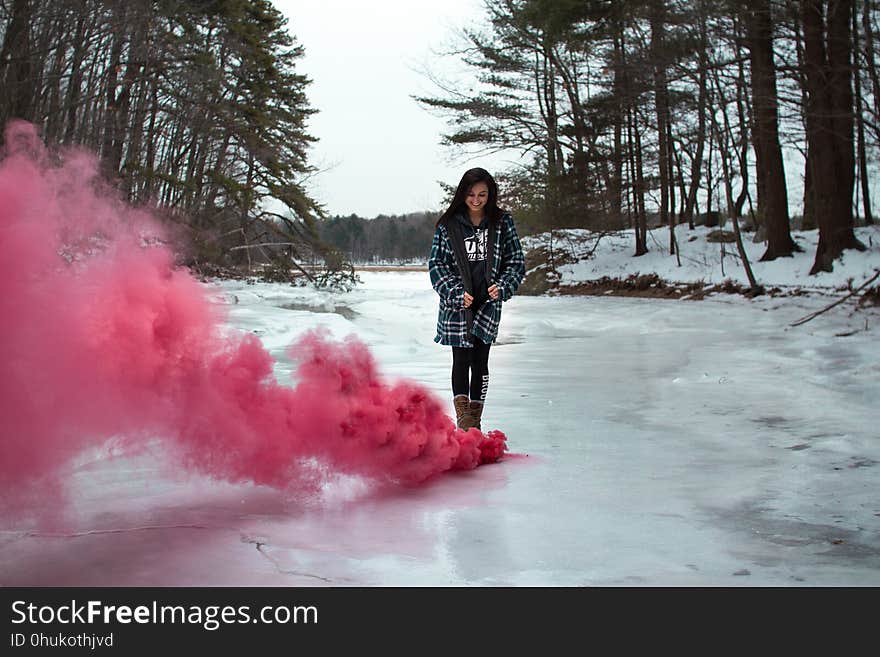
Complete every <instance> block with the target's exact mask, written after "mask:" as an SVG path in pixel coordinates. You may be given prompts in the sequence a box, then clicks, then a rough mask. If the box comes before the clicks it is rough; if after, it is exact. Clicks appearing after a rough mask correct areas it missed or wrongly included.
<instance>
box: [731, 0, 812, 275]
mask: <svg viewBox="0 0 880 657" xmlns="http://www.w3.org/2000/svg"><path fill="white" fill-rule="evenodd" d="M744 13H745V23H746V34H747V38H748V44H749V51H750V54H751V66H752V103H753V107H754V109H753V112H752V116H753V118H754V129H753V131H752V139H753V141H754V145H755V160H756V162H757V163H758V164H757V167H756V168H757V171H758V176H759V183H758V207H759V208H760V209H761V210H762V214H763V223H764V228H765V231H766V232H765V236H766V238H767V250H766V251H765V252H764V255H763V256H761V260H762V261H766V260H775V259H776V258H779V257H782V256H791V255H793V254H794V253H795V252H796V251H800V250H801V249H800V247H798V245H797V244H795V242H794V240H793V239H792V238H791V232H790V228H789V222H788V194H787V191H786V184H785V168H784V165H783V162H782V148H781V147H780V145H779V119H778V110H777V105H778V101H777V95H776V66H775V64H774V62H773V23H772V17H771V13H770V0H749V2H748V3H747V5H746V9H745V11H744Z"/></svg>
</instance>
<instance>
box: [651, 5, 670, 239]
mask: <svg viewBox="0 0 880 657" xmlns="http://www.w3.org/2000/svg"><path fill="white" fill-rule="evenodd" d="M650 21H651V46H650V48H651V58H652V59H653V71H652V72H653V78H654V112H655V116H656V120H657V145H658V158H659V161H658V163H657V165H658V170H659V174H660V223H661V224H666V223H668V221H669V210H668V208H669V154H668V147H669V145H668V143H667V130H666V125H667V123H668V121H669V101H668V97H667V93H668V92H667V88H666V63H665V62H666V57H665V52H664V35H663V32H664V23H665V21H666V6H665V0H651V16H650Z"/></svg>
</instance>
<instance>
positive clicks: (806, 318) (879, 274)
mask: <svg viewBox="0 0 880 657" xmlns="http://www.w3.org/2000/svg"><path fill="white" fill-rule="evenodd" d="M874 271H875V272H876V273H875V274H874V275H873V276H871V278H869V279H868V280H866V281H865V282H864V283H862V284H861V285H859V286H858V287H857V288H856V289H854V290H852V291H851V292H850V293H849V294H847V295H846V296H845V297H842V298H840V299H838V300H837V301H835V302H834V303H832V304H829V305H827V306H825V307H824V308H822V309H821V310H817V311H816V312H814V313H810V314H809V315H805V316H804V317H801V318H800V319H799V320H797V321H796V322H793V323H792V324H789V326H800V325H801V324H806V323H807V322H809V321H810V320H811V319H815V318H816V317H818V316H819V315H821V314H822V313H824V312H828V311H829V310H831V309H832V308H834V306H839V305H840V304H842V303H843V302H844V301H846V300H847V299H849V298H850V297H852V296H853V295H855V294H857V293H858V292H859V291H861V290H863V289H864V288H866V287H867V286H868V285H870V284H871V283H873V282H874V281H876V280H877V278H878V277H880V269H875V270H874Z"/></svg>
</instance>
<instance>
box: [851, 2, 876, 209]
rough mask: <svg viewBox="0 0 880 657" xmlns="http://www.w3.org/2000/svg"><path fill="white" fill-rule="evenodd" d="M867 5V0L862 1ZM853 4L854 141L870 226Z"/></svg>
mask: <svg viewBox="0 0 880 657" xmlns="http://www.w3.org/2000/svg"><path fill="white" fill-rule="evenodd" d="M864 4H865V5H866V6H867V4H868V3H867V1H865V3H864ZM856 14H857V12H856V9H855V6H853V14H852V34H853V79H854V83H855V92H856V110H855V119H856V134H857V137H856V141H857V144H858V153H857V154H858V159H859V174H860V175H859V179H860V181H861V183H862V208H863V212H864V214H865V224H866V225H868V226H870V225H871V224H873V223H874V217H873V215H872V213H871V192H870V186H869V184H868V157H867V154H866V152H865V151H866V148H865V119H864V116H863V114H862V112H863V109H864V108H863V107H862V72H861V65H860V63H859V60H860V59H861V57H860V55H861V52H860V49H859V24H858V17H857V15H856Z"/></svg>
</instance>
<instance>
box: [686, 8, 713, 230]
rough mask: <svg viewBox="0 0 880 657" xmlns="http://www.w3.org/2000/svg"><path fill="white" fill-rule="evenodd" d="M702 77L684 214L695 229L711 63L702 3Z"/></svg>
mask: <svg viewBox="0 0 880 657" xmlns="http://www.w3.org/2000/svg"><path fill="white" fill-rule="evenodd" d="M698 49H699V62H700V64H699V65H700V77H699V82H698V91H697V94H698V95H697V149H696V152H695V153H694V159H693V160H692V161H691V182H690V187H689V189H688V194H687V205H686V206H685V210H684V214H685V217H687V220H688V225H689V226H690V227H691V228H693V227H694V210H695V208H696V207H697V191H699V189H700V174H701V173H702V171H703V149H704V148H705V145H706V91H707V90H706V85H707V73H708V69H709V61H708V57H707V51H708V37H707V34H706V3H705V0H701V1H700V39H699V46H698Z"/></svg>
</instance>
